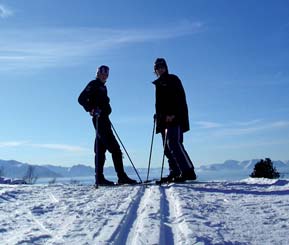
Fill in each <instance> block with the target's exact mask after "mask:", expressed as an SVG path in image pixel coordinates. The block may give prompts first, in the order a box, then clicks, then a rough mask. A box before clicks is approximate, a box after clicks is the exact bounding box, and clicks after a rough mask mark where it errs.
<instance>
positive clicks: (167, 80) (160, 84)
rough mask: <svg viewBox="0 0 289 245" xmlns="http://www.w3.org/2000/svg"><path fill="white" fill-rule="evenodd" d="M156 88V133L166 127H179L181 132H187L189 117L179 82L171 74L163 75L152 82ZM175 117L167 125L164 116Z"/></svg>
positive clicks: (184, 96) (183, 92)
mask: <svg viewBox="0 0 289 245" xmlns="http://www.w3.org/2000/svg"><path fill="white" fill-rule="evenodd" d="M153 84H154V85H155V86H156V94H155V96H156V104H155V106H156V117H157V128H156V133H159V132H161V131H162V130H164V129H165V128H167V127H168V126H178V125H180V126H181V129H182V131H183V132H186V131H189V129H190V126H189V115H188V106H187V102H186V95H185V91H184V88H183V85H182V82H181V80H180V79H179V78H178V77H177V76H176V75H173V74H168V73H164V74H163V75H162V76H160V77H159V78H158V79H157V80H155V81H154V82H153ZM171 115H174V116H175V120H174V121H173V122H172V123H171V124H170V125H167V124H166V122H165V117H166V116H171Z"/></svg>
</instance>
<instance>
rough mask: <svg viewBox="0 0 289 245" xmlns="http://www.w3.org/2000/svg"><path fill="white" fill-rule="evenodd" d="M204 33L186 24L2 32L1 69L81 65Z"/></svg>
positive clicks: (200, 26) (195, 26)
mask: <svg viewBox="0 0 289 245" xmlns="http://www.w3.org/2000/svg"><path fill="white" fill-rule="evenodd" d="M201 29H202V24H201V23H189V24H188V23H184V24H181V25H178V26H175V27H172V26H169V27H166V28H159V29H155V28H148V29H127V30H115V29H101V28H79V29H75V28H66V29H26V30H23V29H21V30H20V29H19V30H1V39H0V64H1V63H5V66H0V67H1V69H5V68H6V69H15V68H21V67H22V68H23V69H26V68H27V66H29V67H47V66H59V65H64V64H70V63H72V62H71V61H72V60H73V61H75V62H77V61H78V62H79V60H81V59H83V58H85V59H87V57H96V56H100V55H101V56H102V55H103V54H104V52H107V51H110V50H112V49H113V48H119V47H120V46H121V45H129V44H133V43H144V42H153V41H156V40H161V39H173V38H177V37H180V36H185V35H190V34H193V33H196V32H198V31H200V30H201ZM19 40H21V42H19ZM65 61H66V62H65ZM67 61H70V62H67ZM75 62H74V63H75ZM4 67H5V68H4Z"/></svg>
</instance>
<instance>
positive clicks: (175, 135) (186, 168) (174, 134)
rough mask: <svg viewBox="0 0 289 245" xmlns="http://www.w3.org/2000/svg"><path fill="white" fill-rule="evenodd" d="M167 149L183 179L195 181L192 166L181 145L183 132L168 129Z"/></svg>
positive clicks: (177, 128) (171, 128)
mask: <svg viewBox="0 0 289 245" xmlns="http://www.w3.org/2000/svg"><path fill="white" fill-rule="evenodd" d="M167 145H168V149H169V151H170V153H171V155H172V156H173V159H174V160H175V161H176V163H177V166H178V167H179V169H180V170H181V176H182V177H183V178H185V179H192V180H194V179H196V175H195V171H194V165H193V163H192V161H191V159H190V157H189V155H188V153H187V151H186V150H185V148H184V145H183V132H182V130H181V128H180V127H169V128H168V142H167Z"/></svg>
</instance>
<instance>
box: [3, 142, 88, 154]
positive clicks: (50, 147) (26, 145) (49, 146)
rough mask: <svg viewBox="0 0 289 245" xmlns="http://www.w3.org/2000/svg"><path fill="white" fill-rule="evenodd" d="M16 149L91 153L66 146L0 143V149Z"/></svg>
mask: <svg viewBox="0 0 289 245" xmlns="http://www.w3.org/2000/svg"><path fill="white" fill-rule="evenodd" d="M18 147H33V148H42V149H49V150H57V151H67V152H75V153H80V152H88V151H91V150H90V149H87V148H84V147H80V146H73V145H66V144H33V143H30V142H28V141H5V142H0V148H18Z"/></svg>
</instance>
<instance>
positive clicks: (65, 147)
mask: <svg viewBox="0 0 289 245" xmlns="http://www.w3.org/2000/svg"><path fill="white" fill-rule="evenodd" d="M31 146H33V147H36V148H44V149H50V150H61V151H69V152H86V151H88V149H86V148H83V147H79V146H72V145H65V144H31Z"/></svg>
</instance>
